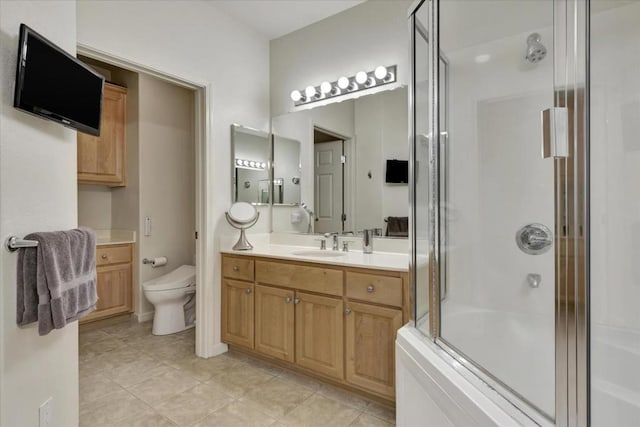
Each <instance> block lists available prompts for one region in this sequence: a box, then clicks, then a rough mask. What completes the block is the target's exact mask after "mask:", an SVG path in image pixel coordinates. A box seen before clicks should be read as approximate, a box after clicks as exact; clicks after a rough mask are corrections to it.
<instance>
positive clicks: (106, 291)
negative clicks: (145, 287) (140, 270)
mask: <svg viewBox="0 0 640 427" xmlns="http://www.w3.org/2000/svg"><path fill="white" fill-rule="evenodd" d="M105 231H106V230H97V231H96V237H97V248H96V272H97V275H98V281H97V284H96V288H97V293H98V302H97V304H96V310H95V311H94V312H93V313H91V314H89V315H88V316H86V317H84V318H82V320H81V321H80V323H86V322H92V321H95V320H100V319H105V318H107V317H113V316H117V315H121V314H127V313H131V312H133V306H134V292H133V289H134V286H133V283H134V281H133V269H134V262H133V260H134V244H135V233H134V232H130V231H124V230H123V231H116V230H114V231H110V232H108V233H105Z"/></svg>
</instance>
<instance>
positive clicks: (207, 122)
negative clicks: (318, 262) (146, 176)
mask: <svg viewBox="0 0 640 427" xmlns="http://www.w3.org/2000/svg"><path fill="white" fill-rule="evenodd" d="M76 52H77V54H79V55H82V56H86V57H88V58H91V59H95V60H98V61H102V62H105V63H107V64H111V65H114V66H117V67H120V68H123V69H125V70H129V71H133V72H136V73H141V74H147V75H150V76H152V77H155V78H157V79H160V80H162V81H164V82H167V83H171V84H174V85H177V86H180V87H183V88H186V89H190V90H193V91H194V98H195V99H194V104H195V105H194V136H195V166H196V167H195V186H196V188H195V190H196V200H195V202H196V209H195V210H196V218H195V222H196V233H197V235H198V238H197V239H196V240H195V244H196V292H197V295H198V298H196V319H197V321H196V326H195V329H196V337H195V353H196V355H197V356H199V357H204V358H207V357H211V356H214V355H216V354H219V353H223V352H224V351H226V345H223V346H224V348H217V347H218V346H215V342H214V337H215V336H216V333H215V332H216V331H215V328H216V326H219V323H218V322H217V321H215V319H214V314H215V313H213V310H207V309H206V308H207V307H213V306H214V302H215V295H214V288H213V287H212V286H203V284H205V283H214V282H215V281H214V271H213V265H212V264H211V263H208V264H209V265H208V264H207V263H205V260H212V259H214V253H215V251H214V248H213V241H214V236H213V231H214V228H215V221H214V219H213V217H212V215H210V214H209V212H211V211H212V210H213V209H212V208H213V198H212V197H211V190H212V189H211V185H210V182H211V176H212V172H213V162H212V161H211V158H210V155H209V151H210V149H209V147H210V146H211V145H212V144H210V143H209V142H210V140H211V136H212V127H213V124H212V116H211V96H212V95H211V93H212V86H211V83H210V82H204V81H197V80H193V79H191V78H189V77H187V76H182V75H176V74H172V73H169V72H166V71H163V70H159V69H156V68H153V67H150V66H147V65H144V64H140V63H137V62H134V61H131V60H129V59H126V58H122V57H120V56H117V55H114V54H112V53H109V52H105V51H101V50H98V49H95V48H93V47H91V46H89V45H86V44H82V43H78V44H77V46H76ZM134 271H137V268H135V269H134ZM137 282H138V281H137V280H136V284H137V286H138V291H139V290H140V283H137ZM140 297H141V295H138V299H139V298H140ZM214 346H215V347H216V348H214Z"/></svg>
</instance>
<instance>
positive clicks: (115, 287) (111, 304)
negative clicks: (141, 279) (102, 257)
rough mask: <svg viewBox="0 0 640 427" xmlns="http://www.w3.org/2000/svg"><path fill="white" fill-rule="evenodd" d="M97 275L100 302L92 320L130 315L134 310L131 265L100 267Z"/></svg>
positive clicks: (92, 314)
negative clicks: (115, 315)
mask: <svg viewBox="0 0 640 427" xmlns="http://www.w3.org/2000/svg"><path fill="white" fill-rule="evenodd" d="M97 275H98V283H97V289H96V290H97V294H98V302H97V303H96V311H95V312H93V313H91V316H92V318H97V317H100V318H102V317H108V316H112V315H114V314H120V313H130V312H131V311H132V309H133V307H132V287H131V264H118V265H108V266H103V267H98V268H97Z"/></svg>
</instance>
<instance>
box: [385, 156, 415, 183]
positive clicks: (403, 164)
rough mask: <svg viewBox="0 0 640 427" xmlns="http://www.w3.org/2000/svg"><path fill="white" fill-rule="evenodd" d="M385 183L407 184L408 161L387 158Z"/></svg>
mask: <svg viewBox="0 0 640 427" xmlns="http://www.w3.org/2000/svg"><path fill="white" fill-rule="evenodd" d="M385 182H386V183H387V184H407V183H408V182H409V162H408V161H407V160H387V173H386V179H385Z"/></svg>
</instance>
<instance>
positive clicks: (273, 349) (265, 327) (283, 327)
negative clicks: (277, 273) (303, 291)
mask: <svg viewBox="0 0 640 427" xmlns="http://www.w3.org/2000/svg"><path fill="white" fill-rule="evenodd" d="M255 292H256V293H255V295H256V296H255V321H256V323H255V350H256V351H259V352H261V353H264V354H267V355H269V356H272V357H276V358H278V359H282V360H286V361H288V362H293V351H294V346H293V338H294V333H293V316H294V308H293V307H294V304H293V300H294V293H293V291H292V290H288V289H280V288H274V287H272V286H262V285H256V291H255Z"/></svg>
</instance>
